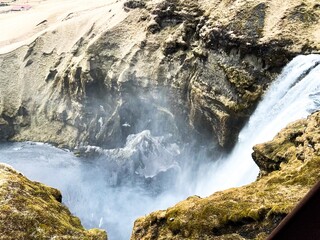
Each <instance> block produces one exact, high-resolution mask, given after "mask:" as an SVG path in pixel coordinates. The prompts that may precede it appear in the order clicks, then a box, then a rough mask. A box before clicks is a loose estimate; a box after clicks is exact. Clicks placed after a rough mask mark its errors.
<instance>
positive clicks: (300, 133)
mask: <svg viewBox="0 0 320 240" xmlns="http://www.w3.org/2000/svg"><path fill="white" fill-rule="evenodd" d="M319 127H320V112H316V113H313V114H312V115H310V116H309V117H308V118H307V119H303V120H299V121H296V122H295V123H292V124H290V125H289V126H287V127H286V128H285V129H284V130H282V131H281V132H280V133H279V134H278V135H277V136H276V137H275V138H274V139H273V140H272V141H270V142H267V143H264V144H259V145H257V146H255V147H254V153H253V158H254V160H255V161H256V162H257V164H258V165H259V166H260V168H261V177H260V179H258V180H257V181H256V182H254V183H252V184H250V185H247V186H244V187H240V188H234V189H229V190H226V191H223V192H217V193H215V194H213V195H211V196H210V197H208V198H203V199H202V198H200V197H197V196H194V197H190V198H188V199H187V200H185V201H182V202H180V203H178V204H177V205H176V206H174V207H171V208H169V209H167V210H165V211H157V212H154V213H151V214H150V215H148V216H146V217H142V218H140V219H138V220H136V222H135V224H134V229H133V233H132V237H131V239H132V240H134V239H139V240H141V239H184V238H186V239H265V238H266V237H267V236H268V235H269V234H270V232H271V231H272V230H273V229H274V228H275V227H276V225H277V224H278V223H279V222H280V221H281V220H282V219H283V218H284V217H285V216H286V214H288V213H289V212H290V211H291V210H292V209H293V208H294V206H295V205H296V204H297V203H298V201H299V200H301V199H302V198H303V196H304V195H305V194H306V193H307V192H308V191H309V190H310V189H311V187H312V186H313V185H314V184H315V183H317V182H318V181H319V180H320V173H319V167H320V150H319V149H320V148H319V142H320V135H319Z"/></svg>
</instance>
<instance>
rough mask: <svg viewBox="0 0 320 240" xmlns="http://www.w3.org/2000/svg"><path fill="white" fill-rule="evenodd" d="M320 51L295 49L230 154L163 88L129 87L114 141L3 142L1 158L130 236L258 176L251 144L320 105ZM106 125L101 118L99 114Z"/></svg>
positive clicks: (94, 223) (87, 221)
mask: <svg viewBox="0 0 320 240" xmlns="http://www.w3.org/2000/svg"><path fill="white" fill-rule="evenodd" d="M319 75H320V56H319V55H309V56H298V57H297V58H295V59H294V60H293V61H292V62H291V63H289V64H288V65H287V66H286V68H285V69H284V70H283V72H282V74H281V75H280V76H279V78H278V79H277V80H276V81H275V82H274V83H273V84H272V85H271V86H270V88H269V90H268V92H267V93H266V94H265V96H264V98H263V100H262V101H261V102H260V104H259V105H258V107H257V109H256V111H255V112H254V113H253V114H252V116H251V118H250V120H249V121H248V123H247V125H246V126H245V127H244V128H243V130H242V131H241V133H240V134H239V139H238V143H237V144H236V146H235V148H234V149H233V151H232V152H231V153H229V154H227V155H226V154H223V153H222V152H219V150H218V148H216V150H215V151H214V152H213V154H208V151H207V149H208V148H210V149H211V153H212V149H215V148H214V147H215V146H214V143H213V145H211V143H210V144H208V145H203V142H201V143H199V142H197V140H195V141H192V139H197V137H196V136H194V135H192V134H191V133H192V132H191V131H190V132H189V130H188V129H187V124H186V122H184V121H183V119H184V118H183V114H180V115H179V113H177V112H174V109H173V108H174V107H173V106H171V102H170V101H168V99H167V92H166V91H164V90H163V89H157V90H156V91H152V92H150V93H149V94H148V93H139V92H134V91H133V92H131V93H128V95H127V96H125V97H124V98H123V102H122V104H121V106H120V108H119V109H120V110H119V123H120V127H121V131H120V132H121V137H122V140H121V141H119V143H118V145H119V147H117V148H111V149H106V148H101V147H98V146H81V147H80V148H79V149H77V151H76V152H77V154H78V155H80V156H81V157H76V156H75V155H74V154H73V153H72V152H70V151H68V150H64V149H57V148H55V147H53V146H50V145H48V144H41V143H31V142H25V143H6V144H1V145H0V161H1V162H5V163H8V164H10V165H12V166H13V167H14V168H16V169H17V170H19V171H21V172H22V173H23V174H25V175H26V176H27V177H29V178H30V179H31V180H35V181H40V182H43V183H45V184H47V185H50V186H52V187H55V188H58V189H59V190H61V192H62V195H63V203H64V204H65V205H66V206H68V208H69V209H70V210H71V212H72V213H73V214H75V215H76V216H78V217H79V218H80V219H81V222H82V224H83V225H84V226H85V227H86V228H104V229H106V230H107V233H108V237H109V239H111V240H121V239H129V238H130V234H131V230H132V227H133V222H134V220H135V219H137V218H138V217H140V216H144V215H145V214H148V213H150V212H152V211H154V210H159V209H165V208H168V207H170V206H172V205H174V204H175V203H177V202H178V201H180V200H183V199H185V198H186V197H188V196H190V195H199V196H201V197H205V196H208V195H210V194H212V193H214V192H215V191H217V190H222V189H226V188H229V187H236V186H241V185H244V184H247V183H250V182H252V181H254V180H255V178H256V177H257V175H258V172H259V169H258V167H257V166H256V165H255V164H254V162H253V160H252V159H251V152H252V146H253V145H254V144H257V143H260V142H264V141H267V140H270V139H272V137H273V136H275V134H276V133H277V132H278V131H279V130H280V129H281V128H283V127H285V126H286V125H287V124H288V123H289V122H292V121H294V120H296V119H299V118H302V117H306V116H307V115H308V114H309V113H311V112H313V111H315V110H319V109H320V81H319V79H318V76H319ZM101 121H102V122H101V126H103V124H104V123H103V120H101ZM186 136H188V137H186Z"/></svg>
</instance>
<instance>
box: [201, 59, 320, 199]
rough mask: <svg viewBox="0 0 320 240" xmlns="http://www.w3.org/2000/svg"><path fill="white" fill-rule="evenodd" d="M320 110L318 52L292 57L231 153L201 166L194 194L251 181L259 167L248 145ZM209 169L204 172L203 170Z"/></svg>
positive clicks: (205, 194)
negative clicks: (203, 174)
mask: <svg viewBox="0 0 320 240" xmlns="http://www.w3.org/2000/svg"><path fill="white" fill-rule="evenodd" d="M319 109H320V55H307V56H304V55H301V56H298V57H296V58H294V59H293V60H292V61H291V62H290V63H289V64H288V65H287V66H286V67H285V68H284V69H283V72H282V73H281V75H280V76H279V77H278V78H277V79H276V81H275V82H274V83H273V84H272V85H271V86H270V88H269V89H268V91H267V93H266V94H265V96H264V97H263V99H262V101H261V102H260V104H259V105H258V107H257V109H256V110H255V112H254V113H253V114H252V116H251V117H250V119H249V121H248V123H247V124H246V126H245V127H244V128H243V129H242V131H241V132H240V134H239V140H238V143H237V144H236V146H235V148H234V150H233V151H232V153H231V154H230V155H229V156H228V157H227V158H223V159H220V161H218V162H217V163H213V164H210V165H209V166H204V167H203V169H202V172H207V176H206V177H204V178H201V179H199V181H197V187H196V193H197V194H199V195H201V196H207V195H209V194H212V192H214V191H217V190H221V189H226V188H230V187H236V186H241V185H244V184H247V183H250V182H252V181H254V180H255V179H256V177H257V175H258V172H259V169H258V167H257V165H256V164H255V163H254V161H253V160H252V158H251V153H252V147H253V146H254V145H255V144H257V143H263V142H266V141H269V140H272V138H273V137H274V136H275V135H276V134H277V133H278V132H279V131H280V130H281V129H282V128H284V127H285V126H286V125H287V124H288V123H290V122H292V121H294V120H298V119H301V118H305V117H307V116H308V115H309V114H310V113H312V112H313V111H315V110H319ZM208 168H209V169H211V170H210V171H205V169H208Z"/></svg>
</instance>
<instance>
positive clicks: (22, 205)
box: [0, 164, 107, 240]
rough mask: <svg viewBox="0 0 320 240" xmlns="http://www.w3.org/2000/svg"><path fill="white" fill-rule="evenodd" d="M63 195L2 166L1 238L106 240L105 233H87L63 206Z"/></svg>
mask: <svg viewBox="0 0 320 240" xmlns="http://www.w3.org/2000/svg"><path fill="white" fill-rule="evenodd" d="M61 199H62V197H61V193H60V192H59V191H58V190H57V189H54V188H50V187H47V186H45V185H43V184H41V183H38V182H32V181H30V180H28V179H27V178H26V177H24V176H23V175H22V174H21V173H18V172H16V171H15V170H14V169H13V168H11V167H10V166H8V165H5V164H0V235H1V236H0V238H1V239H8V240H16V239H79V240H80V239H81V240H82V239H87V240H89V239H92V240H106V239H107V235H106V233H105V231H102V230H99V229H90V230H85V229H84V228H83V227H82V225H81V223H80V220H79V219H78V218H77V217H75V216H73V215H72V214H71V213H70V211H69V210H68V209H67V208H66V207H65V206H64V205H63V204H62V203H61Z"/></svg>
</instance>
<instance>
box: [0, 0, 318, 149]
mask: <svg viewBox="0 0 320 240" xmlns="http://www.w3.org/2000/svg"><path fill="white" fill-rule="evenodd" d="M73 2H74V4H76V5H74V6H73V7H72V6H71V7H70V6H69V5H68V4H71V3H68V4H63V5H61V8H59V12H57V13H55V14H49V15H46V16H45V17H44V16H43V15H41V16H40V17H39V15H36V16H37V18H34V19H37V22H31V23H30V24H29V25H28V27H29V28H30V30H29V32H27V33H26V34H25V35H24V36H26V37H25V38H24V39H23V40H24V42H23V43H17V41H18V40H21V36H19V37H18V36H16V37H15V38H13V37H12V39H6V41H2V42H0V44H1V45H0V46H2V47H3V46H6V48H2V49H1V52H2V54H1V55H0V69H1V71H0V139H2V140H8V139H11V140H32V141H41V142H50V143H54V144H57V145H60V146H65V147H70V148H74V147H76V146H79V145H86V144H90V145H97V146H102V147H105V148H112V147H119V146H121V145H123V143H124V142H125V139H126V137H127V136H128V135H129V134H132V133H137V132H139V131H142V130H145V129H149V130H151V132H152V133H153V134H155V135H157V134H163V133H169V134H173V135H174V136H180V137H177V138H178V139H177V140H181V139H183V140H185V141H190V140H191V139H192V138H193V137H190V136H194V135H191V134H190V133H195V135H198V136H201V138H202V139H205V142H208V141H209V142H217V143H218V144H219V145H220V146H223V147H230V146H232V145H233V142H234V140H235V139H236V137H235V136H236V135H237V132H238V131H239V129H240V128H241V126H242V124H243V123H244V121H245V119H247V117H248V116H249V115H250V113H251V112H252V110H253V108H254V107H255V104H256V103H257V101H258V100H259V98H260V96H261V94H262V93H263V91H264V89H265V88H266V86H267V85H268V84H269V83H270V82H271V81H272V80H273V79H274V77H275V76H276V75H277V74H278V73H279V71H280V69H281V68H282V67H283V66H284V65H285V64H286V63H287V62H288V61H289V60H290V59H291V58H293V57H294V56H295V55H297V54H301V53H311V52H319V49H320V40H319V39H320V37H319V35H320V32H319V28H317V25H318V24H319V16H320V6H319V4H318V3H317V1H315V0H313V1H311V0H309V1H302V0H294V1H289V0H286V1H284V2H283V1H281V2H279V1H275V0H274V1H266V0H259V1H247V0H241V1H230V0H214V1H206V0H198V1H179V0H174V1H167V0H161V1H155V0H154V1H151V0H150V1H148V0H139V1H138V0H128V1H124V0H120V1H115V0H112V1H108V3H100V2H99V1H91V2H90V4H88V5H86V3H87V2H86V1H84V0H78V2H77V1H73ZM98 2H99V3H98ZM49 3H50V1H47V2H46V4H49ZM78 3H79V4H78ZM41 6H42V5H41V4H40V5H39V7H38V8H37V7H34V9H32V10H30V12H29V14H30V15H31V16H32V14H37V13H39V12H40V11H46V9H48V8H50V6H49V5H48V6H47V5H43V8H41ZM68 6H69V8H67V7H68ZM45 7H46V8H45ZM50 9H52V10H51V11H58V10H57V9H56V8H50ZM61 9H65V11H62V10H61ZM10 14H17V13H10ZM19 14H20V13H19ZM21 14H22V13H21ZM8 16H9V15H8ZM8 16H7V18H8ZM10 16H11V15H10ZM24 19H27V17H26V18H24ZM33 21H34V20H33ZM12 22H14V21H11V22H10V24H13V23H12ZM28 23H29V22H28ZM8 24H9V23H8ZM20 24H23V21H20ZM32 24H33V25H32ZM4 26H6V25H5V24H4ZM10 26H11V25H10ZM10 26H9V27H8V28H10ZM14 27H15V26H14V25H13V26H12V27H11V28H14ZM9 30H10V29H9ZM9 30H8V31H9ZM5 33H6V32H5ZM4 36H7V35H6V34H4ZM8 36H9V35H8ZM17 39H18V40H17ZM8 44H9V47H10V48H8V47H7V45H8ZM14 44H16V45H19V47H18V48H17V47H15V46H16V45H14ZM8 49H9V50H10V51H9V50H8ZM168 102H169V103H170V104H168ZM159 128H160V129H161V133H159ZM180 138H181V139H180ZM188 138H191V139H188Z"/></svg>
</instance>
